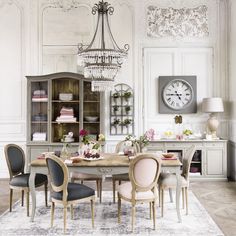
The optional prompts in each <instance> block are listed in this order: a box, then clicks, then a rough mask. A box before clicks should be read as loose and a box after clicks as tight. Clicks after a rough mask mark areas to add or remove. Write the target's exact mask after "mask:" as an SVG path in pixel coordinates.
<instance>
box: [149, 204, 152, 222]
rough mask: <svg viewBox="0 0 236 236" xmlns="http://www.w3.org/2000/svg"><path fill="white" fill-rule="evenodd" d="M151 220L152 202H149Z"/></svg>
mask: <svg viewBox="0 0 236 236" xmlns="http://www.w3.org/2000/svg"><path fill="white" fill-rule="evenodd" d="M149 213H150V220H151V219H152V202H149Z"/></svg>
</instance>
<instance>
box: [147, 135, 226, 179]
mask: <svg viewBox="0 0 236 236" xmlns="http://www.w3.org/2000/svg"><path fill="white" fill-rule="evenodd" d="M193 144H194V145H196V148H197V150H196V152H195V155H194V157H193V161H192V163H191V167H190V178H191V179H202V180H203V179H204V180H207V179H208V180H213V179H215V180H227V140H223V139H219V140H204V139H199V140H167V139H161V140H155V141H151V142H150V143H149V145H148V146H147V152H157V151H161V152H176V153H177V154H178V156H179V157H180V160H181V158H182V157H183V156H184V155H185V152H186V149H187V148H189V147H190V146H191V145H193Z"/></svg>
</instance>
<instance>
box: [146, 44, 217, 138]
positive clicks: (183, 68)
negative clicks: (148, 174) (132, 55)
mask: <svg viewBox="0 0 236 236" xmlns="http://www.w3.org/2000/svg"><path fill="white" fill-rule="evenodd" d="M212 58H213V57H212V48H197V49H196V48H160V49H159V48H146V49H144V61H145V64H144V77H143V78H144V82H143V84H144V114H145V116H144V129H145V130H147V129H150V128H154V129H155V130H156V131H157V132H158V133H159V134H161V133H163V132H164V131H165V130H170V129H174V116H175V115H173V114H172V115H165V114H160V113H159V107H158V104H159V93H158V77H159V76H162V75H196V76H197V103H198V112H197V113H196V114H190V115H188V114H184V115H183V121H184V122H183V125H185V124H187V123H188V125H190V123H191V127H192V129H193V128H194V129H195V131H197V132H199V131H200V132H203V131H204V130H205V122H204V121H206V119H207V115H206V114H203V113H202V112H201V106H200V104H201V102H202V99H203V98H204V97H211V96H212V89H211V88H212V86H213V78H212V74H213V73H212V70H213V67H212V65H213V64H212ZM193 120H194V122H193Z"/></svg>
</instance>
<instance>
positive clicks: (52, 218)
mask: <svg viewBox="0 0 236 236" xmlns="http://www.w3.org/2000/svg"><path fill="white" fill-rule="evenodd" d="M54 209H55V203H54V202H52V208H51V227H53V220H54Z"/></svg>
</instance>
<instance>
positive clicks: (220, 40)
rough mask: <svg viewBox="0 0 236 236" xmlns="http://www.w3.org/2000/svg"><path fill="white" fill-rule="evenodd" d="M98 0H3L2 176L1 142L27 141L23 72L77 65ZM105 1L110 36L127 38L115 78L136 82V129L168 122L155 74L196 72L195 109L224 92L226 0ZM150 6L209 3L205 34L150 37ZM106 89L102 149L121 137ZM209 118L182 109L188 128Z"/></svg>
mask: <svg viewBox="0 0 236 236" xmlns="http://www.w3.org/2000/svg"><path fill="white" fill-rule="evenodd" d="M97 2H98V1H96V0H73V1H72V0H50V1H49V0H34V1H30V0H0V32H1V36H0V62H1V64H0V83H1V86H0V107H1V111H0V151H1V152H0V177H4V176H7V175H6V165H5V162H4V158H3V154H2V149H3V146H4V144H5V143H9V142H13V143H18V144H20V145H22V146H24V144H25V141H26V132H25V131H26V130H25V129H26V128H25V127H26V79H25V75H36V74H48V73H54V72H60V71H71V72H81V68H80V67H78V66H77V62H76V54H77V44H78V43H87V44H88V43H89V42H90V40H91V37H92V35H93V32H94V29H95V25H96V21H97V19H96V16H93V15H92V14H91V7H92V6H93V5H94V3H97ZM232 2H233V1H232ZM109 3H111V5H113V6H114V9H115V11H114V15H113V16H111V21H110V24H111V30H112V33H113V35H114V38H115V40H116V41H117V43H118V44H119V46H120V47H123V45H124V44H125V43H128V44H129V45H130V50H129V57H128V59H127V61H126V63H125V64H124V66H123V67H122V71H121V73H120V74H119V75H118V77H117V80H116V81H117V83H120V82H122V83H127V84H129V85H130V86H131V87H132V88H134V94H135V133H136V134H137V135H140V134H142V133H143V132H144V131H145V130H146V129H148V128H154V129H156V130H157V131H161V130H162V129H163V130H164V129H165V127H168V125H169V124H172V123H173V115H160V114H159V113H158V93H157V91H158V87H157V86H158V85H157V83H156V81H157V79H156V78H157V77H158V76H159V75H178V74H179V75H183V74H195V75H197V77H198V99H197V100H198V105H199V108H200V103H201V100H202V98H203V97H205V96H210V95H216V96H222V97H223V98H227V93H228V91H227V90H225V88H227V86H228V81H227V76H226V75H227V73H225V71H226V70H227V55H226V54H225V52H226V51H227V50H226V49H227V40H226V39H227V38H226V37H225V35H226V34H222V33H221V32H226V29H227V25H226V23H227V9H226V8H225V7H222V6H225V5H226V4H227V1H226V0H193V1H189V0H176V1H173V0H158V1H155V0H143V1H141V0H110V1H109ZM150 5H153V6H157V7H164V8H165V7H174V8H183V7H187V8H193V7H197V6H199V5H206V6H207V7H208V23H209V32H210V33H209V37H205V38H204V37H203V38H194V37H193V38H173V37H172V38H150V37H148V36H147V27H148V25H147V15H146V14H147V7H148V6H150ZM233 7H234V8H235V7H236V6H235V4H233ZM232 19H233V17H232ZM235 24H236V22H234V25H235ZM232 48H233V46H232ZM232 57H233V56H232ZM234 67H235V66H234ZM235 68H236V67H235ZM232 78H233V77H232ZM221 88H224V89H221ZM108 96H109V93H106V94H105V102H104V115H105V116H104V117H105V122H104V123H105V130H104V132H105V135H106V137H107V143H108V144H110V145H108V147H107V151H112V150H113V149H114V146H115V143H116V141H117V140H118V139H121V138H123V137H114V136H110V135H109V123H108V121H109V109H108V105H109V99H108ZM233 117H234V119H235V115H234V116H233ZM206 119H207V116H206V115H204V114H202V113H201V112H200V109H198V113H197V114H194V115H184V121H186V122H189V121H190V120H191V123H192V126H193V128H196V129H201V130H204V125H205V121H206ZM222 119H224V128H222V129H221V131H222V132H221V133H222V135H223V136H224V137H227V136H228V133H227V130H228V128H227V127H228V121H227V117H225V116H222ZM232 125H234V123H232ZM232 132H233V131H232ZM234 133H235V132H234ZM231 138H232V137H231Z"/></svg>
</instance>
